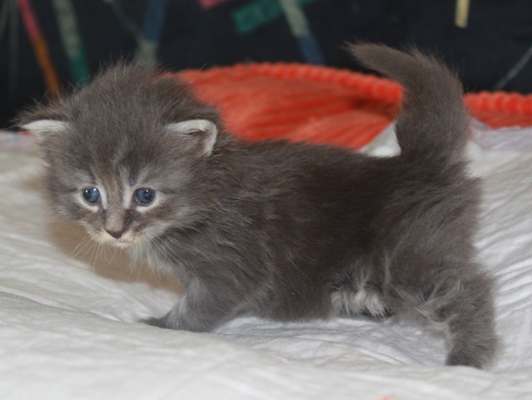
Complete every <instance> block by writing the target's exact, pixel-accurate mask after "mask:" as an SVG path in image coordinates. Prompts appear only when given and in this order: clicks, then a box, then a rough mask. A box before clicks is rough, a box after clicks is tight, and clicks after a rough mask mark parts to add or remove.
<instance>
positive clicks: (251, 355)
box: [0, 144, 532, 400]
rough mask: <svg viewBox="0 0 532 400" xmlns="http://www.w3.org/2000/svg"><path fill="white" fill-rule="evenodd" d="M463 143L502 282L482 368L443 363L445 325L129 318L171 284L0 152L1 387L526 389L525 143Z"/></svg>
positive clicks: (375, 395) (490, 392)
mask: <svg viewBox="0 0 532 400" xmlns="http://www.w3.org/2000/svg"><path fill="white" fill-rule="evenodd" d="M469 154H470V157H471V158H472V159H473V163H472V170H473V171H474V173H475V174H479V175H482V176H483V177H484V178H485V180H484V189H485V197H484V203H483V210H482V226H481V231H480V233H479V234H478V237H477V244H478V247H479V249H480V256H481V261H482V262H483V263H484V264H485V266H486V268H487V269H488V270H489V271H491V272H492V273H493V274H494V275H495V277H496V278H497V282H498V287H497V297H496V306H497V330H498V332H499V334H500V337H501V340H502V346H501V350H500V353H499V355H498V357H497V360H496V362H495V364H494V365H493V366H492V367H491V368H490V369H488V370H485V371H480V370H476V369H473V368H465V367H445V366H442V363H443V361H444V358H445V348H444V344H443V340H442V338H441V337H439V336H437V335H436V334H430V333H427V331H426V330H425V329H424V328H423V327H421V326H418V325H416V324H414V323H412V322H407V321H399V320H397V319H396V318H390V319H388V320H385V321H382V322H376V321H371V320H369V319H366V318H363V317H360V318H356V319H337V320H332V321H313V322H308V323H288V324H283V323H278V322H272V321H265V320H261V319H258V318H253V317H242V318H238V319H236V320H234V321H232V322H230V323H228V324H227V325H225V326H223V327H221V328H219V329H218V330H217V331H216V332H214V333H203V334H198V333H190V332H182V331H171V330H163V329H158V328H154V327H150V326H146V325H143V324H140V323H137V322H136V321H138V320H139V319H141V318H145V317H148V316H160V315H163V314H165V313H166V311H168V310H169V309H170V308H171V307H172V306H173V304H174V302H175V301H176V298H177V291H178V285H177V283H176V282H173V279H172V278H169V277H165V276H161V275H157V276H156V275H154V273H153V272H151V271H150V270H147V269H140V270H139V269H138V268H136V267H132V266H130V263H129V261H128V260H127V259H126V258H125V257H124V256H122V255H120V254H118V253H115V252H113V251H107V252H106V251H102V250H98V249H95V248H93V247H90V245H89V244H87V243H85V242H84V238H85V235H84V233H83V231H82V230H81V229H80V228H78V227H77V226H76V225H73V224H65V223H56V222H54V221H53V220H52V218H51V217H50V216H49V213H48V211H47V207H46V204H45V202H44V200H42V198H41V196H40V192H41V188H40V187H39V186H40V185H41V183H40V179H39V177H40V166H41V163H40V161H39V160H38V158H36V157H35V156H30V155H23V154H14V153H5V152H4V153H2V152H0V399H45V398H46V399H174V398H175V399H178V398H179V399H183V398H185V399H283V398H289V399H363V400H364V399H368V400H379V399H397V400H399V399H420V400H421V399H423V400H435V399H525V398H526V399H532V341H531V334H532V152H519V151H501V150H499V151H495V150H491V151H490V150H482V149H481V148H480V147H479V146H477V145H474V144H471V145H470V148H469ZM80 243H81V244H80Z"/></svg>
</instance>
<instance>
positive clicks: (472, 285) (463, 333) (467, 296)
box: [415, 273, 497, 368]
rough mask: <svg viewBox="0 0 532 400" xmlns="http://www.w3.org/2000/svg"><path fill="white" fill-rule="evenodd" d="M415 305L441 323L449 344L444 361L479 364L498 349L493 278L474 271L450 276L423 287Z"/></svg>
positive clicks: (491, 356) (489, 358)
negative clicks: (471, 274)
mask: <svg viewBox="0 0 532 400" xmlns="http://www.w3.org/2000/svg"><path fill="white" fill-rule="evenodd" d="M423 298H424V299H423V301H422V302H418V303H417V305H415V308H416V309H417V310H418V311H419V312H420V313H421V314H422V315H423V316H425V317H426V318H427V319H428V320H429V321H430V322H432V323H436V324H438V325H441V324H444V325H445V328H446V332H445V333H446V336H447V339H448V344H449V354H448V355H447V359H446V362H445V364H446V365H464V366H472V367H476V368H482V367H484V366H486V365H487V364H489V363H490V362H491V361H492V360H493V357H494V356H495V352H496V349H497V336H496V334H495V328H494V308H493V299H492V281H491V279H489V278H488V277H487V276H485V275H482V274H480V273H479V274H477V275H476V276H475V277H473V278H470V279H468V280H459V279H451V278H449V279H448V280H446V281H445V283H443V284H440V285H438V286H437V287H433V288H431V290H429V291H426V292H425V293H424V295H423Z"/></svg>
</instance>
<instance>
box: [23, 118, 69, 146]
mask: <svg viewBox="0 0 532 400" xmlns="http://www.w3.org/2000/svg"><path fill="white" fill-rule="evenodd" d="M20 127H21V128H22V129H24V130H26V131H30V132H32V133H33V134H34V135H35V136H37V139H39V141H40V142H42V141H43V140H45V139H46V138H47V137H48V136H49V135H54V134H57V133H61V132H64V131H65V130H66V129H67V127H68V123H67V122H64V121H58V120H55V119H40V120H37V121H33V122H30V123H28V124H24V125H21V126H20Z"/></svg>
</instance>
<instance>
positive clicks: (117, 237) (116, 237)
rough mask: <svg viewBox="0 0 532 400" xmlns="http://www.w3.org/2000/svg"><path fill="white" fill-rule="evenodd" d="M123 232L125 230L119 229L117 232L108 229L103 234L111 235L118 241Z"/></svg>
mask: <svg viewBox="0 0 532 400" xmlns="http://www.w3.org/2000/svg"><path fill="white" fill-rule="evenodd" d="M125 231H126V228H124V229H121V230H119V231H112V230H109V229H106V230H105V232H107V233H108V234H109V235H111V236H112V237H114V238H115V239H120V238H121V237H122V235H123V234H124V232H125Z"/></svg>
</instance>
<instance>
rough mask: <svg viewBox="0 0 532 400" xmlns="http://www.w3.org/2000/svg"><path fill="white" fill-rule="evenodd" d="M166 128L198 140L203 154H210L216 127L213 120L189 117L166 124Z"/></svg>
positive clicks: (214, 139) (216, 131)
mask: <svg viewBox="0 0 532 400" xmlns="http://www.w3.org/2000/svg"><path fill="white" fill-rule="evenodd" d="M166 128H167V129H169V130H170V131H172V132H175V133H177V134H180V135H186V136H189V137H190V138H192V139H195V140H197V141H198V143H199V144H200V145H201V147H202V149H203V151H202V153H203V154H205V155H210V154H211V153H212V149H213V147H214V143H216V137H217V136H218V128H217V127H216V125H215V124H214V122H212V121H209V120H206V119H190V120H188V121H182V122H176V123H173V124H168V125H166Z"/></svg>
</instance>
